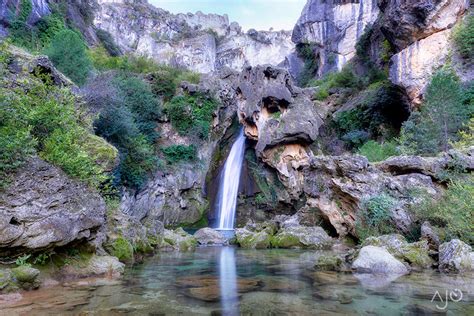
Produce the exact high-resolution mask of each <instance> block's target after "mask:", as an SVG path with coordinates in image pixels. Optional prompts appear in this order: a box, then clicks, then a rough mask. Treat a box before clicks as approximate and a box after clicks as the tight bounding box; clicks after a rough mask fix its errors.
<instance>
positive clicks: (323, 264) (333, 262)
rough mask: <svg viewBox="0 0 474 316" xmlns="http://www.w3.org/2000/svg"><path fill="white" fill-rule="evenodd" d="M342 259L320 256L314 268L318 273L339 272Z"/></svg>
mask: <svg viewBox="0 0 474 316" xmlns="http://www.w3.org/2000/svg"><path fill="white" fill-rule="evenodd" d="M341 266H342V259H341V258H340V257H338V256H333V255H327V256H326V255H322V256H320V257H318V260H317V261H316V264H315V265H314V268H315V269H316V270H320V271H340V270H341Z"/></svg>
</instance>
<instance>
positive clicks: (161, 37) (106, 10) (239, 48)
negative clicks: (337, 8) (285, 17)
mask: <svg viewBox="0 0 474 316" xmlns="http://www.w3.org/2000/svg"><path fill="white" fill-rule="evenodd" d="M99 4H100V5H99V10H98V12H97V13H96V15H95V21H94V24H95V26H96V27H98V28H101V29H104V30H106V31H108V32H109V33H110V34H112V36H113V38H114V39H115V40H116V42H117V43H118V45H119V46H120V48H121V49H122V50H123V51H124V52H132V53H136V54H141V55H147V56H149V57H152V58H153V59H155V60H156V61H158V62H160V63H166V64H170V65H173V66H178V67H185V68H188V69H191V70H194V71H197V72H201V73H208V72H212V71H214V70H218V69H221V68H222V67H225V66H228V67H231V68H233V69H235V70H241V69H242V67H243V66H244V65H257V64H263V63H270V64H279V63H281V62H283V61H284V60H285V57H286V56H287V55H289V54H290V53H291V52H292V51H293V49H294V44H293V43H292V42H291V39H290V32H287V31H280V32H273V31H262V32H257V31H255V30H249V31H248V32H243V31H242V30H241V27H240V26H239V25H238V24H237V23H235V22H232V23H229V19H228V17H227V15H224V16H221V15H217V14H203V13H201V12H197V13H195V14H191V13H188V14H176V15H175V14H171V13H169V12H167V11H165V10H162V9H159V8H156V7H154V6H152V5H150V4H148V3H147V2H146V1H130V0H122V1H118V0H100V1H99Z"/></svg>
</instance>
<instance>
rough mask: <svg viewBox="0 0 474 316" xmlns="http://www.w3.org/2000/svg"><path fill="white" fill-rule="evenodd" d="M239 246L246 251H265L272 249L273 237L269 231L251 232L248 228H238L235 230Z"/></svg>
mask: <svg viewBox="0 0 474 316" xmlns="http://www.w3.org/2000/svg"><path fill="white" fill-rule="evenodd" d="M235 238H236V241H237V244H239V245H240V247H242V248H244V249H264V248H270V240H271V238H272V235H271V234H269V232H268V231H265V230H263V231H250V230H248V229H247V228H237V229H236V230H235Z"/></svg>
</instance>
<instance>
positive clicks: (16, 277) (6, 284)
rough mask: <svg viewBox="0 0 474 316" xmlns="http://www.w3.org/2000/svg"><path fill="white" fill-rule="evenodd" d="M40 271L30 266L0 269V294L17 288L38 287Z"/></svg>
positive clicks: (28, 288) (29, 288)
mask: <svg viewBox="0 0 474 316" xmlns="http://www.w3.org/2000/svg"><path fill="white" fill-rule="evenodd" d="M39 275H40V271H39V270H38V269H34V268H32V267H30V266H26V265H25V266H19V267H16V268H13V269H0V294H4V293H10V292H15V291H18V290H34V289H37V288H39V287H40V284H41V282H40V279H39Z"/></svg>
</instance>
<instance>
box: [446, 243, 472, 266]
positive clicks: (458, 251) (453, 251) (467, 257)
mask: <svg viewBox="0 0 474 316" xmlns="http://www.w3.org/2000/svg"><path fill="white" fill-rule="evenodd" d="M471 251H472V248H471V247H470V246H469V245H467V244H465V243H464V242H462V241H460V240H459V239H453V240H451V241H449V242H445V243H443V244H441V245H440V246H439V269H440V271H443V272H466V271H471V270H473V269H474V266H473V262H472V258H471Z"/></svg>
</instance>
